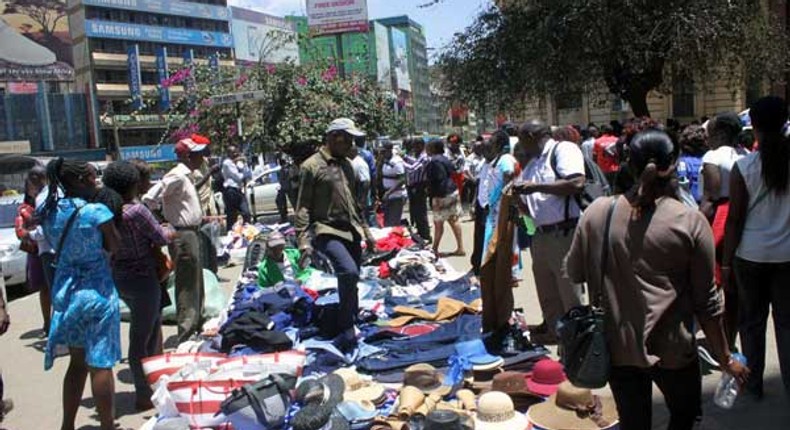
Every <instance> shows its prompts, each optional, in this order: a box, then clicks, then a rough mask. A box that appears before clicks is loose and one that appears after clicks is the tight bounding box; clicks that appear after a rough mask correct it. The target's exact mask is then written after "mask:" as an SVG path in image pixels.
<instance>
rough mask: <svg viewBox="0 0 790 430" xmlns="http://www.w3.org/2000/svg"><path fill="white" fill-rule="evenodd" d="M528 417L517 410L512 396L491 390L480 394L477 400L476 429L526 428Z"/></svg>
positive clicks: (522, 429) (520, 429) (518, 429)
mask: <svg viewBox="0 0 790 430" xmlns="http://www.w3.org/2000/svg"><path fill="white" fill-rule="evenodd" d="M527 424H529V422H528V421H527V418H526V417H525V416H524V415H523V414H521V413H519V412H516V409H515V407H514V406H513V400H511V398H510V396H508V395H507V394H505V393H502V392H499V391H491V392H489V393H485V394H483V395H482V396H480V399H479V400H478V402H477V416H476V417H475V430H524V429H526V428H527Z"/></svg>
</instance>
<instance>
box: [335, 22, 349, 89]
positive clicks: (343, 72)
mask: <svg viewBox="0 0 790 430" xmlns="http://www.w3.org/2000/svg"><path fill="white" fill-rule="evenodd" d="M335 40H336V41H337V57H338V58H337V65H338V67H337V70H338V72H340V78H341V79H345V78H346V63H345V61H343V33H339V34H338V35H336V36H335Z"/></svg>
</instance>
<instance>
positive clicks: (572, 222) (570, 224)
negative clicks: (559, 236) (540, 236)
mask: <svg viewBox="0 0 790 430" xmlns="http://www.w3.org/2000/svg"><path fill="white" fill-rule="evenodd" d="M577 224H579V218H573V219H569V220H565V221H560V222H558V223H556V224H549V225H541V226H538V227H536V228H535V231H537V232H538V233H553V232H555V231H561V230H563V231H567V230H573V229H574V228H576V225H577Z"/></svg>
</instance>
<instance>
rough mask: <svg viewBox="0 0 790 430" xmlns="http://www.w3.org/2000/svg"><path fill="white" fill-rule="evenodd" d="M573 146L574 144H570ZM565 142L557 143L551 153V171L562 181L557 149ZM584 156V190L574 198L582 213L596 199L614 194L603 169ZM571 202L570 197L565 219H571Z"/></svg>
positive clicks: (566, 206)
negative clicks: (558, 167) (558, 168)
mask: <svg viewBox="0 0 790 430" xmlns="http://www.w3.org/2000/svg"><path fill="white" fill-rule="evenodd" d="M569 143H571V144H572V145H573V143H572V142H569ZM562 144H563V142H557V143H556V144H555V145H554V147H553V148H551V153H550V154H549V157H550V160H551V169H552V170H553V171H554V176H556V177H557V178H560V179H562V175H560V174H559V172H558V171H557V154H556V150H557V147H558V146H560V145H562ZM582 156H583V157H584V176H585V181H584V190H583V191H582V192H581V193H579V194H576V195H574V196H573V198H574V199H575V200H576V204H577V205H579V208H580V209H581V210H582V212H583V211H584V210H585V209H587V208H588V207H589V206H590V205H591V204H592V202H593V201H595V199H597V198H598V197H604V196H610V195H611V194H612V188H611V186H610V185H609V181H608V180H607V179H606V175H604V173H603V171H602V170H601V168H600V167H599V166H598V164H597V163H596V162H595V161H593V160H592V159H590V157H588V156H586V155H584V152H582ZM570 201H571V196H568V197H567V198H566V200H565V218H566V219H567V218H569V215H568V214H569V212H570Z"/></svg>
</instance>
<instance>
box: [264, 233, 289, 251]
mask: <svg viewBox="0 0 790 430" xmlns="http://www.w3.org/2000/svg"><path fill="white" fill-rule="evenodd" d="M266 246H267V247H269V248H274V247H276V246H285V236H283V234H282V233H280V232H279V231H274V232H272V233H271V234H269V237H267V238H266Z"/></svg>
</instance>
